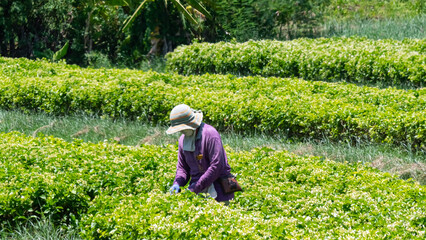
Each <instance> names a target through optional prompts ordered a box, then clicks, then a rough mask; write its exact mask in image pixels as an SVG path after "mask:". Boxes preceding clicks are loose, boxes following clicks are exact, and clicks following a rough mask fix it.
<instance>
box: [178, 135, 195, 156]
mask: <svg viewBox="0 0 426 240" xmlns="http://www.w3.org/2000/svg"><path fill="white" fill-rule="evenodd" d="M184 131H185V130H184ZM184 131H181V132H182V134H184V135H185V137H184V138H183V150H184V151H190V152H193V151H195V137H196V136H195V131H194V130H190V131H187V132H186V133H185V132H184Z"/></svg>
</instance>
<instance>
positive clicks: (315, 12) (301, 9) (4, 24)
mask: <svg viewBox="0 0 426 240" xmlns="http://www.w3.org/2000/svg"><path fill="white" fill-rule="evenodd" d="M193 1H194V0H192V1H187V2H183V4H184V6H186V7H187V9H188V10H189V11H192V12H194V13H196V10H193V9H192V8H191V7H190V3H191V2H193ZM141 2H142V1H140V0H130V1H122V0H90V1H81V0H45V1H35V0H21V1H13V0H1V1H0V55H2V56H8V57H27V58H33V59H34V58H48V59H50V58H52V56H53V54H54V52H56V51H58V50H59V49H61V48H62V47H63V46H64V45H65V44H66V43H67V42H69V49H68V51H67V52H66V55H65V58H66V60H67V62H68V63H74V64H78V65H81V66H87V65H91V66H94V67H100V66H104V67H108V66H111V65H114V66H116V67H117V66H118V67H120V66H122V67H140V65H141V62H144V60H147V58H150V56H156V55H160V56H162V55H164V54H165V53H167V52H170V51H172V50H173V49H174V48H175V47H177V46H178V45H180V44H189V43H191V42H192V41H193V40H194V39H197V40H198V41H208V42H218V41H221V40H231V39H234V40H236V41H247V40H249V39H255V40H256V39H281V40H283V39H294V38H298V37H320V36H335V35H366V34H367V35H369V36H370V37H372V38H384V37H385V38H403V37H407V36H408V37H410V36H413V37H417V38H421V37H422V35H421V34H423V37H424V23H425V21H426V20H425V17H424V14H425V4H424V1H421V0H387V1H379V2H378V1H373V0H362V1H355V0H320V1H311V0H257V1H255V0H231V1H224V0H218V1H212V0H202V1H198V2H202V3H203V4H204V6H205V7H206V9H208V11H209V12H210V13H211V15H212V18H206V17H205V16H204V15H202V14H198V16H199V19H198V20H199V21H200V25H198V26H194V25H193V24H190V23H189V22H188V21H187V20H186V19H185V18H184V17H183V15H182V13H181V12H179V11H178V10H177V8H176V6H175V5H173V4H171V3H170V2H169V1H159V0H149V2H148V4H145V5H144V8H143V9H142V11H141V14H140V15H139V16H138V17H137V19H136V21H134V22H133V24H132V25H131V27H130V28H128V29H126V30H125V31H121V30H122V27H123V23H124V22H125V20H126V19H127V18H128V17H129V16H130V15H131V14H132V13H133V12H134V11H135V10H136V8H137V7H138V6H139V4H140V3H141ZM195 15H197V14H195ZM407 19H410V20H407ZM413 19H414V20H413ZM353 24H357V26H363V29H364V30H362V31H359V29H358V28H354V25H353ZM386 24H387V25H386ZM395 24H402V25H398V27H397V28H398V29H399V30H398V31H396V30H395ZM384 25H386V26H388V25H389V26H388V29H389V30H386V29H387V28H386V26H384ZM407 25H409V26H408V27H407ZM390 26H392V27H390ZM378 28H379V29H385V30H386V31H389V32H390V33H386V34H381V35H380V34H377V29H378ZM348 29H349V30H350V31H348ZM401 31H402V32H404V33H405V34H403V35H401ZM419 34H420V35H419ZM393 36H395V37H393Z"/></svg>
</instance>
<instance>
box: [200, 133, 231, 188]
mask: <svg viewBox="0 0 426 240" xmlns="http://www.w3.org/2000/svg"><path fill="white" fill-rule="evenodd" d="M207 149H208V156H209V157H210V166H209V167H208V168H207V171H206V172H205V173H204V174H203V175H202V176H201V177H200V179H199V180H198V181H197V183H196V185H195V187H194V192H195V193H200V192H201V191H202V190H203V189H205V188H206V187H208V186H210V185H211V184H212V183H213V182H214V181H216V179H218V178H219V176H220V174H221V173H222V171H223V169H224V168H225V165H226V162H225V150H224V149H223V146H222V141H221V140H220V139H219V138H212V139H210V141H209V143H208V144H207Z"/></svg>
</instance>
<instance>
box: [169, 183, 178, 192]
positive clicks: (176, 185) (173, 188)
mask: <svg viewBox="0 0 426 240" xmlns="http://www.w3.org/2000/svg"><path fill="white" fill-rule="evenodd" d="M178 192H180V188H179V184H173V186H172V187H171V188H170V194H173V193H178Z"/></svg>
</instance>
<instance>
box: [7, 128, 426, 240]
mask: <svg viewBox="0 0 426 240" xmlns="http://www.w3.org/2000/svg"><path fill="white" fill-rule="evenodd" d="M0 139H1V142H0V145H1V148H2V151H1V153H0V166H1V167H0V206H1V208H0V224H6V223H10V222H18V221H22V219H25V218H29V217H34V216H37V215H39V214H40V213H41V212H44V213H49V214H52V216H53V219H54V220H55V219H65V220H68V221H69V222H70V223H71V224H72V225H77V224H78V225H79V227H80V228H81V229H82V231H81V236H82V237H83V239H145V238H147V239H153V238H162V239H164V238H173V239H188V238H191V239H202V238H212V239H221V238H232V239H235V238H247V239H261V238H276V239H279V238H284V237H286V238H296V239H298V238H306V237H309V238H315V239H325V238H338V237H340V238H349V237H355V238H368V239H371V238H385V237H390V238H401V239H405V238H410V239H424V237H425V231H424V230H425V221H424V220H425V219H424V213H425V211H426V198H425V197H426V188H425V187H424V186H421V185H419V184H418V183H416V182H414V181H404V180H400V179H398V178H397V177H396V176H392V175H390V174H388V173H382V172H380V171H378V170H376V169H372V168H370V167H366V166H364V165H362V164H360V163H357V164H343V163H336V162H333V161H330V160H327V159H324V158H321V157H313V156H310V157H301V156H297V155H293V154H289V153H287V152H282V151H273V150H271V149H268V148H262V149H255V150H252V151H250V152H234V151H232V150H231V149H227V155H228V159H229V163H230V165H231V167H232V169H233V170H232V171H233V173H235V174H236V175H237V179H238V181H239V182H240V184H241V185H242V187H243V189H244V192H239V193H236V197H235V200H234V201H231V203H230V205H229V206H228V207H225V206H224V205H222V204H220V203H217V202H215V201H214V200H211V199H203V198H200V197H198V196H196V195H194V194H193V193H190V192H185V191H184V192H183V193H182V194H178V195H169V194H167V193H168V188H169V187H170V185H171V183H172V181H173V177H174V174H175V166H176V165H175V164H176V161H177V160H176V158H177V156H176V151H177V147H176V146H171V145H169V146H163V147H161V146H153V145H144V146H142V147H140V148H138V147H127V146H121V145H117V144H111V143H98V144H93V143H83V142H81V141H76V142H72V143H68V142H65V141H63V140H60V139H55V138H53V137H37V138H33V137H27V136H24V135H22V134H18V133H8V134H4V133H3V134H0Z"/></svg>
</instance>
